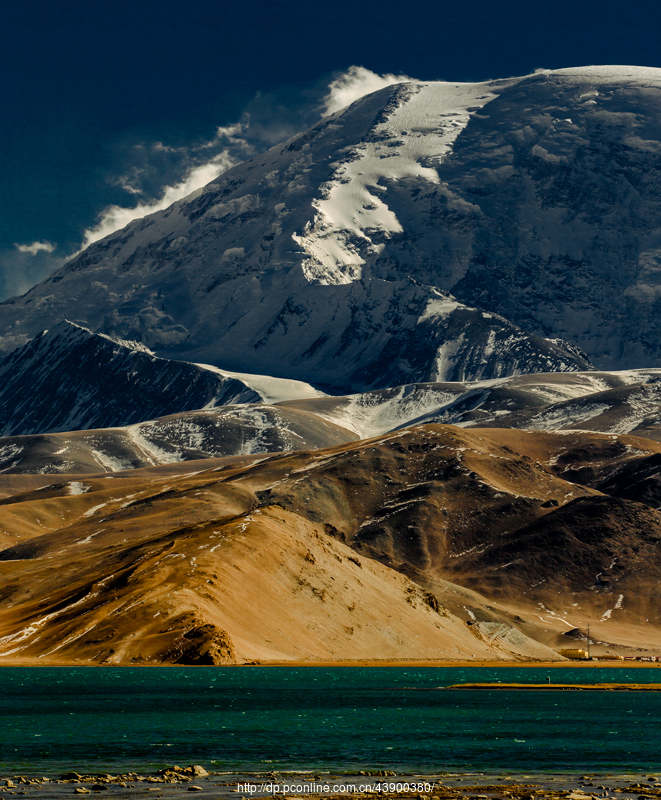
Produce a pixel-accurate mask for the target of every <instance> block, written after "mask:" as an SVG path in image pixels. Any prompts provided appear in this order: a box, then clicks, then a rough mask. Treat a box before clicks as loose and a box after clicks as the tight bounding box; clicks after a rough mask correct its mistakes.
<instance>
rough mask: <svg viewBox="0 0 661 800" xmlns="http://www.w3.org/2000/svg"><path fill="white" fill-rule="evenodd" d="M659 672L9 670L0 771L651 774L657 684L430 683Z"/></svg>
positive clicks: (3, 673) (3, 689)
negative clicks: (505, 687) (645, 687)
mask: <svg viewBox="0 0 661 800" xmlns="http://www.w3.org/2000/svg"><path fill="white" fill-rule="evenodd" d="M548 675H550V676H551V680H552V681H553V682H555V683H584V682H622V683H624V682H632V683H654V682H661V670H658V669H657V668H650V669H645V668H643V669H640V668H636V669H627V668H621V669H600V668H592V669H585V668H574V669H572V668H566V669H565V668H555V669H552V670H542V669H537V668H529V667H526V668H516V667H508V668H500V669H488V668H483V667H470V668H438V667H427V668H405V667H396V668H384V667H380V668H367V667H364V668H363V667H335V668H321V667H312V668H310V667H308V668H294V667H284V668H278V667H247V668H232V667H226V668H224V667H198V668H176V667H175V668H158V667H149V668H126V667H125V668H105V667H104V668H98V669H97V668H84V667H82V668H63V667H62V668H8V667H5V668H3V669H2V670H0V774H9V773H18V772H21V771H24V772H29V773H31V774H37V773H39V774H43V775H55V774H57V773H59V772H61V771H63V770H70V769H76V770H79V771H90V772H92V771H96V772H100V771H109V772H126V771H129V770H135V771H147V770H153V769H156V768H160V767H163V766H166V765H169V764H175V763H177V764H190V763H196V764H202V765H204V766H206V768H207V769H209V770H214V771H221V770H222V771H225V770H226V771H232V772H241V773H245V774H249V773H254V772H264V771H268V770H304V769H311V770H332V771H337V772H344V773H349V772H354V771H358V770H365V769H368V770H369V769H371V770H375V769H389V770H393V771H397V772H401V773H415V772H419V773H424V772H441V771H460V770H466V771H475V770H479V771H485V772H499V773H502V772H503V771H504V770H505V771H510V772H512V773H519V774H520V773H524V772H544V773H549V772H560V773H562V772H576V771H583V772H632V773H633V772H636V773H637V772H641V771H643V772H644V771H661V745H660V742H661V736H660V733H661V730H660V725H661V692H656V693H655V692H616V693H614V692H561V691H557V692H553V691H549V692H547V691H544V692H532V691H531V692H526V691H523V692H522V691H512V692H509V691H496V692H490V691H481V690H480V691H466V692H448V691H436V689H437V687H443V686H448V685H450V684H453V683H460V682H484V681H489V682H492V681H502V682H504V683H510V682H517V683H545V682H546V679H547V676H548Z"/></svg>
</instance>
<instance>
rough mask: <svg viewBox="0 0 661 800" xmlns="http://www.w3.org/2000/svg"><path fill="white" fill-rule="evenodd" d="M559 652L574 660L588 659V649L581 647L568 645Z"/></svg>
mask: <svg viewBox="0 0 661 800" xmlns="http://www.w3.org/2000/svg"><path fill="white" fill-rule="evenodd" d="M558 653H559V654H560V655H561V656H564V657H565V658H571V659H572V661H587V660H588V652H587V650H581V648H579V647H566V648H564V649H563V650H558Z"/></svg>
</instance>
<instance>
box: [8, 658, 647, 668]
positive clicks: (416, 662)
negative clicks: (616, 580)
mask: <svg viewBox="0 0 661 800" xmlns="http://www.w3.org/2000/svg"><path fill="white" fill-rule="evenodd" d="M2 667H36V668H39V667H42V668H44V667H50V668H53V667H64V668H72V667H90V668H99V669H127V668H128V669H158V668H166V669H244V668H255V667H322V668H326V669H328V668H331V667H370V668H373V667H409V668H427V667H437V668H443V669H448V668H459V669H463V668H467V667H484V668H486V669H495V668H500V667H503V668H506V669H512V668H525V669H573V668H578V669H658V668H661V662H654V661H602V660H599V661H587V660H585V661H578V660H577V661H571V660H567V661H447V660H438V661H435V660H429V659H413V658H412V659H337V660H324V661H249V662H246V663H244V664H218V665H193V664H96V663H92V662H89V661H56V660H47V661H46V660H44V659H40V658H38V657H36V658H6V657H2V656H0V669H1V668H2Z"/></svg>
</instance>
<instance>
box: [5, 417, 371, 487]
mask: <svg viewBox="0 0 661 800" xmlns="http://www.w3.org/2000/svg"><path fill="white" fill-rule="evenodd" d="M357 438H358V437H357V436H356V434H355V433H353V432H352V431H349V430H347V429H345V428H342V427H340V426H339V425H335V424H334V423H332V422H329V421H328V420H325V419H323V418H321V417H319V416H317V415H315V414H310V413H308V412H306V411H298V410H296V409H288V408H280V407H279V406H270V405H250V404H246V405H227V406H223V407H221V408H211V409H202V410H198V411H184V412H182V413H179V414H171V415H169V416H165V417H162V418H160V419H155V420H150V421H147V422H139V423H136V424H135V425H128V426H125V427H106V428H100V429H96V430H94V429H92V430H90V429H86V430H78V431H68V432H62V433H41V434H37V435H32V436H6V437H2V438H0V473H7V474H10V473H11V474H34V473H42V474H46V473H52V474H61V473H77V474H84V473H98V472H121V471H124V470H130V469H139V468H141V467H151V466H156V465H159V464H172V463H178V462H182V461H191V460H196V459H201V458H219V457H223V456H252V455H258V454H262V453H278V452H291V451H294V450H318V449H319V448H322V447H331V446H333V445H337V444H344V443H345V442H351V441H354V440H355V439H357Z"/></svg>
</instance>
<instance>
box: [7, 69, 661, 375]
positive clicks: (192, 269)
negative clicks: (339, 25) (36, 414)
mask: <svg viewBox="0 0 661 800" xmlns="http://www.w3.org/2000/svg"><path fill="white" fill-rule="evenodd" d="M660 105H661V70H655V69H643V68H635V67H590V68H580V69H570V70H556V71H543V72H540V73H538V74H535V75H530V76H525V77H523V78H513V79H508V80H504V81H493V82H488V83H481V84H448V83H443V82H428V83H423V82H410V83H405V84H398V85H395V86H391V87H387V88H386V89H382V90H380V91H378V92H376V93H374V94H372V95H368V96H367V97H364V98H362V99H361V100H359V101H357V102H356V103H354V104H353V105H352V106H350V107H349V108H347V109H345V110H343V111H340V112H337V113H336V114H334V115H332V116H330V117H327V118H325V119H324V120H321V121H320V122H319V123H318V124H317V125H315V126H314V127H313V128H311V129H310V130H309V131H307V132H306V133H304V134H302V135H299V136H297V137H295V138H294V139H292V140H290V141H289V142H286V143H284V144H282V145H278V146H277V147H275V148H273V149H271V150H269V151H268V152H266V153H264V154H263V155H261V156H258V157H257V158H255V159H253V160H251V161H249V162H246V163H245V164H242V165H239V166H238V167H236V168H234V169H232V170H230V171H228V172H226V173H224V174H223V175H222V176H220V178H218V179H216V180H215V181H213V182H212V183H210V184H209V185H208V186H207V187H205V188H204V189H202V190H199V191H198V192H196V193H194V194H193V195H191V196H190V197H188V198H186V199H185V200H182V201H179V202H178V203H175V204H174V205H173V206H171V207H170V208H169V209H167V210H165V211H162V212H158V213H156V214H153V215H151V216H149V217H146V218H145V219H143V220H137V221H134V222H133V223H131V224H130V225H129V226H127V227H126V228H125V229H124V230H122V231H118V232H117V233H115V234H112V235H111V236H109V237H107V238H106V239H105V240H103V241H101V242H98V243H96V244H94V245H92V246H91V247H89V248H88V249H87V250H86V251H84V252H83V253H81V254H80V255H79V256H78V257H77V258H75V259H73V260H72V261H71V262H70V263H69V264H67V265H66V266H65V267H64V268H63V269H61V270H60V271H59V272H57V273H56V274H54V275H53V276H51V277H50V278H49V279H47V280H46V281H45V282H44V283H42V284H40V285H39V286H37V287H35V288H34V289H33V290H31V291H30V292H29V293H28V294H26V295H25V296H24V297H22V298H14V299H12V300H10V301H7V302H6V303H4V304H1V305H0V335H1V336H2V342H3V347H4V348H5V349H10V348H12V347H15V346H17V345H20V344H23V343H24V342H25V341H26V340H27V339H29V338H30V337H32V336H34V335H35V334H36V333H38V332H39V330H41V329H43V328H47V327H52V325H53V324H54V323H57V322H59V321H60V320H61V319H62V318H64V317H66V318H69V319H73V320H74V321H76V322H78V323H79V324H82V325H86V326H88V327H90V328H91V329H92V330H95V331H99V332H105V333H108V334H112V335H116V336H120V337H123V338H131V339H136V340H139V341H142V342H143V343H144V344H145V345H147V346H148V347H150V348H152V349H154V350H155V351H156V352H157V353H158V354H159V355H162V356H167V357H174V358H180V359H187V360H193V361H204V362H206V363H211V364H214V365H216V366H219V367H221V368H224V369H230V370H235V371H242V372H257V373H263V374H264V373H265V374H275V375H279V376H282V377H288V378H298V379H301V380H307V381H312V382H313V383H325V384H328V385H334V386H336V387H347V388H350V387H353V388H354V390H355V389H365V388H369V387H382V386H388V385H394V384H401V383H405V382H411V381H416V382H417V381H428V380H432V381H442V380H448V379H452V380H461V379H468V380H473V379H486V378H492V377H497V376H502V375H507V374H516V373H521V372H535V371H542V370H543V371H549V370H551V371H556V370H575V369H586V367H587V362H586V360H585V359H584V357H583V356H582V355H581V350H582V351H585V352H586V353H587V354H588V356H589V357H590V359H592V361H593V362H594V363H595V364H596V365H598V366H601V367H602V368H608V369H612V368H616V367H636V366H653V365H656V364H657V363H658V359H659V355H660V353H659V341H660V340H661V337H660V336H659V334H660V333H661V327H660V320H661V316H659V314H658V312H657V310H656V303H657V301H656V298H657V296H658V284H659V277H658V276H659V274H660V273H659V267H658V264H657V261H658V260H659V259H661V245H660V244H659V242H661V226H660V225H659V222H658V221H659V219H661V193H660V192H659V189H658V187H659V186H661V128H660V127H659V124H658V119H659V110H660ZM489 315H491V316H489ZM513 326H518V327H513ZM528 334H534V335H535V336H538V337H542V338H541V340H540V339H534V338H530V337H529V336H528ZM558 337H560V338H562V339H564V340H568V341H570V342H571V343H572V345H574V346H576V347H577V348H580V349H579V350H572V349H571V348H568V347H566V346H565V345H564V344H562V343H561V342H557V341H555V340H556V339H557V338H558ZM548 338H550V339H551V340H553V341H548Z"/></svg>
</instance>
